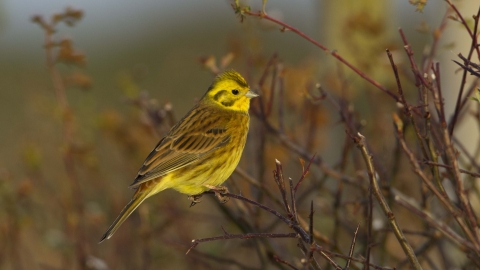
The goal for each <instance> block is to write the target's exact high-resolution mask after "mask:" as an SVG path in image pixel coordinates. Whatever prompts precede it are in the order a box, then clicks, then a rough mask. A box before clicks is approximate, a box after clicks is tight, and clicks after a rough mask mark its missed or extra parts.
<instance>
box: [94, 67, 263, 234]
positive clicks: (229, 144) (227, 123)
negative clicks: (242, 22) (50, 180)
mask: <svg viewBox="0 0 480 270" xmlns="http://www.w3.org/2000/svg"><path fill="white" fill-rule="evenodd" d="M257 96H258V95H257V94H256V93H254V92H253V91H251V90H250V89H249V86H248V84H247V82H246V81H245V79H244V78H243V77H242V76H241V75H240V74H238V73H237V72H235V71H226V72H224V73H222V74H220V75H218V76H217V77H216V78H215V80H214V81H213V83H212V85H211V86H210V88H208V91H207V93H206V94H205V95H204V96H203V98H202V99H201V100H200V101H199V102H198V104H197V105H195V106H194V107H193V109H192V110H190V111H189V112H188V113H187V115H185V116H184V117H183V118H182V119H181V120H180V121H179V122H178V123H177V124H176V125H175V126H173V127H172V129H171V130H170V131H169V132H168V134H167V135H166V136H165V137H164V138H163V139H161V140H160V142H159V143H158V144H157V146H156V147H155V149H153V151H152V152H151V153H150V155H148V157H147V158H146V160H145V162H144V163H143V166H142V167H141V168H140V171H139V172H138V175H137V177H136V178H135V180H134V181H133V183H132V184H131V185H130V187H132V188H135V189H136V192H135V194H134V195H133V198H132V200H131V201H130V202H129V203H128V204H127V205H126V206H125V207H124V208H123V210H122V212H121V213H120V215H119V216H118V217H117V219H115V221H114V222H113V224H112V225H111V226H110V227H109V228H108V230H107V232H106V233H105V234H104V235H103V236H102V239H101V240H100V242H102V241H103V240H105V239H108V238H110V237H111V236H112V235H113V234H114V233H115V231H116V230H117V229H118V227H120V225H121V224H122V223H123V222H124V221H125V220H126V219H127V218H128V216H130V214H131V213H132V212H133V211H134V210H135V209H136V208H137V207H138V206H139V205H140V204H141V203H142V202H143V201H144V200H145V199H146V198H148V197H150V196H152V195H154V194H156V193H158V192H160V191H162V190H164V189H167V188H173V189H175V190H177V191H179V192H181V193H185V194H187V195H190V197H189V198H190V199H191V200H192V205H194V204H195V203H197V202H199V200H198V199H199V198H200V196H201V194H202V193H203V192H205V191H207V190H210V189H212V190H214V191H215V192H216V194H217V196H218V197H219V198H222V196H221V193H222V192H226V188H224V187H221V186H220V185H221V184H222V183H223V182H224V181H225V180H226V179H227V178H228V177H229V176H230V175H231V174H232V172H233V170H234V169H235V167H237V164H238V162H239V161H240V157H241V155H242V151H243V148H244V146H245V142H246V140H247V133H248V125H249V122H250V117H249V115H248V108H249V107H250V99H251V98H254V97H257Z"/></svg>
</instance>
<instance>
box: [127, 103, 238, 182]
mask: <svg viewBox="0 0 480 270" xmlns="http://www.w3.org/2000/svg"><path fill="white" fill-rule="evenodd" d="M213 113H214V112H209V111H208V110H201V109H198V108H196V109H193V110H192V111H190V112H189V113H188V114H187V115H186V116H185V117H184V118H183V119H182V120H181V121H180V122H179V123H178V124H177V125H175V126H174V127H173V128H172V130H170V132H169V134H168V135H167V136H166V137H165V138H163V139H162V140H161V141H160V142H159V143H158V144H157V146H156V147H155V149H154V150H153V151H152V152H151V153H150V155H148V157H147V159H146V160H145V162H144V164H143V166H142V168H140V171H139V172H138V175H137V177H136V179H135V180H134V181H133V183H132V184H131V185H130V187H137V186H138V185H140V184H142V183H144V182H147V181H149V180H152V179H155V178H158V177H160V176H163V175H166V174H168V173H170V172H173V171H175V170H178V169H180V168H183V167H185V166H188V165H190V164H193V163H195V162H197V161H199V160H201V159H202V158H204V157H205V156H206V155H208V154H209V153H211V152H212V151H213V150H215V149H217V148H219V147H221V146H223V145H225V144H226V143H227V142H228V141H229V139H230V135H228V134H227V132H226V127H225V126H226V121H225V118H219V117H212V116H213ZM204 117H208V119H209V120H208V121H201V119H205V118H204ZM222 120H223V121H222ZM198 121H200V122H199V123H201V124H198V123H196V122H198Z"/></svg>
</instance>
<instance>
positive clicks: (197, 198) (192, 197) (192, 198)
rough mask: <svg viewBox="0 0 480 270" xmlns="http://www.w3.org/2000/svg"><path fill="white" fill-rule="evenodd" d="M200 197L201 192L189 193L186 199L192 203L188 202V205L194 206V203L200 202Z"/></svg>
mask: <svg viewBox="0 0 480 270" xmlns="http://www.w3.org/2000/svg"><path fill="white" fill-rule="evenodd" d="M200 198H202V194H197V195H190V196H188V199H189V200H190V201H192V203H191V204H190V207H192V206H194V205H195V204H197V203H199V202H201V201H202V200H200Z"/></svg>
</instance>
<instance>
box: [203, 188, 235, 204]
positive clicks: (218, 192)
mask: <svg viewBox="0 0 480 270" xmlns="http://www.w3.org/2000/svg"><path fill="white" fill-rule="evenodd" d="M205 186H206V187H207V188H209V189H211V190H212V191H213V192H215V197H217V199H218V201H219V202H220V203H226V202H228V200H230V198H229V197H227V196H225V194H227V193H228V188H227V187H224V186H218V187H217V186H211V185H205Z"/></svg>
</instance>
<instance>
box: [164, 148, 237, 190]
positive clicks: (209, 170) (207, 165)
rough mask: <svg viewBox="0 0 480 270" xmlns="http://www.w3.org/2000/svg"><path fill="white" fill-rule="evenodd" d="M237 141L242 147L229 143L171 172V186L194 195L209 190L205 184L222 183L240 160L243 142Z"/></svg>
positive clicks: (217, 184)
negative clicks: (208, 155)
mask: <svg viewBox="0 0 480 270" xmlns="http://www.w3.org/2000/svg"><path fill="white" fill-rule="evenodd" d="M237 143H239V144H240V146H242V147H229V145H230V144H228V145H226V146H224V147H222V148H219V149H217V150H216V151H214V152H212V154H211V155H212V156H211V157H210V158H205V159H203V160H201V161H199V162H196V163H194V164H192V165H190V166H186V167H184V168H181V169H179V170H177V171H175V172H172V177H171V181H172V182H174V183H172V185H171V187H172V188H173V189H175V190H177V191H178V192H181V193H185V194H187V195H196V194H201V193H203V192H205V191H207V190H209V188H208V187H206V186H207V185H208V186H220V185H221V184H223V182H225V180H227V178H228V177H230V175H231V174H232V173H233V171H234V170H235V168H236V167H237V165H238V162H239V161H240V157H241V155H242V150H243V145H244V144H245V142H244V140H240V141H239V142H237ZM242 144H243V145H242ZM236 145H238V144H236ZM212 157H213V158H212Z"/></svg>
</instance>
